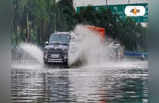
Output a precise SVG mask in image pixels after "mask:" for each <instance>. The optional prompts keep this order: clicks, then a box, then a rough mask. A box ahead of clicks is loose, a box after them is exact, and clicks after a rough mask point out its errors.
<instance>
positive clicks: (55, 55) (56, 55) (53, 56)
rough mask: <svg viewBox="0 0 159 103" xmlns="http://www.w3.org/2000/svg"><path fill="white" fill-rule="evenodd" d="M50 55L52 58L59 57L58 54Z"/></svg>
mask: <svg viewBox="0 0 159 103" xmlns="http://www.w3.org/2000/svg"><path fill="white" fill-rule="evenodd" d="M51 57H52V58H58V57H59V54H51Z"/></svg>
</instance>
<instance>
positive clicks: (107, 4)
mask: <svg viewBox="0 0 159 103" xmlns="http://www.w3.org/2000/svg"><path fill="white" fill-rule="evenodd" d="M106 8H108V0H106Z"/></svg>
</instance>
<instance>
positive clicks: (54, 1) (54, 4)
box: [53, 0, 56, 32]
mask: <svg viewBox="0 0 159 103" xmlns="http://www.w3.org/2000/svg"><path fill="white" fill-rule="evenodd" d="M53 6H54V32H56V0H53Z"/></svg>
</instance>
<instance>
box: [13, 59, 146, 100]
mask: <svg viewBox="0 0 159 103" xmlns="http://www.w3.org/2000/svg"><path fill="white" fill-rule="evenodd" d="M129 64H132V65H129ZM145 64H146V63H145V61H143V62H142V61H140V62H134V63H133V62H132V63H125V64H124V63H123V64H122V63H119V64H118V65H116V66H114V65H113V64H112V65H110V64H109V66H108V65H105V66H88V67H80V68H67V69H65V68H58V67H46V66H43V65H39V64H25V65H16V66H13V67H12V73H11V97H12V98H11V99H12V103H148V68H147V66H145Z"/></svg>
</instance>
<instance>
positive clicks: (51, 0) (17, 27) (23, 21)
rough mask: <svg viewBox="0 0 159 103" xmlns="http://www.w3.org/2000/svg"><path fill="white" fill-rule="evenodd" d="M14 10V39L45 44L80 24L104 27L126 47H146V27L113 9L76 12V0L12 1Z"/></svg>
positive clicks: (107, 33)
mask: <svg viewBox="0 0 159 103" xmlns="http://www.w3.org/2000/svg"><path fill="white" fill-rule="evenodd" d="M12 2H13V7H14V8H13V9H14V18H13V35H12V42H13V43H15V44H18V43H19V42H22V41H26V42H35V43H38V44H40V43H43V42H45V41H46V40H48V38H49V35H50V34H51V33H53V32H55V31H70V30H73V29H74V27H75V26H76V25H77V24H88V25H94V26H99V27H103V28H105V30H106V35H107V36H106V37H108V36H109V37H111V38H113V39H114V40H118V41H120V42H121V43H122V44H123V45H124V46H125V48H126V49H128V50H137V49H145V48H146V43H145V37H146V28H143V27H142V26H141V24H140V23H136V22H134V21H133V20H132V19H131V18H126V19H125V20H122V19H120V17H119V15H117V14H114V13H112V11H111V10H110V9H109V8H105V7H101V8H99V9H95V8H93V7H92V6H88V7H84V8H81V10H80V12H78V13H77V12H75V9H74V8H73V3H72V0H60V1H59V2H57V3H56V2H55V0H12Z"/></svg>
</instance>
